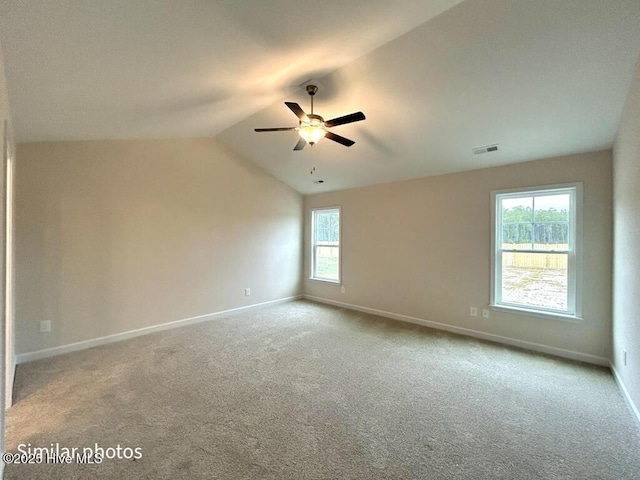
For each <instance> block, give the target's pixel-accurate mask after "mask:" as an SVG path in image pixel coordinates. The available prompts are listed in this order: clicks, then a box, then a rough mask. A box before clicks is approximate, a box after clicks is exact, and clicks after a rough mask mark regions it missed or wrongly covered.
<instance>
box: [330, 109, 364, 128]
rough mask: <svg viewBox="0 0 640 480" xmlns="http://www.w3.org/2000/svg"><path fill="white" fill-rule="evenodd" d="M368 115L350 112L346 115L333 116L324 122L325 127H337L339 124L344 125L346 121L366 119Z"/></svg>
mask: <svg viewBox="0 0 640 480" xmlns="http://www.w3.org/2000/svg"><path fill="white" fill-rule="evenodd" d="M366 118H367V117H365V116H364V113H362V112H356V113H350V114H349V115H345V116H344V117H338V118H332V119H331V120H327V121H326V122H324V125H325V127H336V126H338V125H344V124H345V123H353V122H359V121H360V120H365V119H366Z"/></svg>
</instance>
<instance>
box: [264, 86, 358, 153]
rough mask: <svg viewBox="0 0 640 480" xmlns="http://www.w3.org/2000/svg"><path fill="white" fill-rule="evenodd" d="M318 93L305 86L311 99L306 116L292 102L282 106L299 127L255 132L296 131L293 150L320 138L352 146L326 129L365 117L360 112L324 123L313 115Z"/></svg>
mask: <svg viewBox="0 0 640 480" xmlns="http://www.w3.org/2000/svg"><path fill="white" fill-rule="evenodd" d="M317 91H318V87H316V86H315V85H307V93H308V94H309V96H310V97H311V113H310V114H306V113H304V110H302V108H300V105H298V104H297V103H294V102H284V104H285V105H286V106H287V107H289V109H290V110H291V111H292V112H293V113H295V115H296V116H297V117H298V119H299V126H297V127H278V128H256V129H255V131H256V132H283V131H288V130H297V131H298V133H299V134H300V140H298V143H296V146H295V147H294V148H293V149H294V150H302V149H303V148H304V147H305V145H306V144H307V143H308V144H309V145H314V144H316V143H317V142H318V141H320V139H321V138H323V137H326V138H328V139H329V140H333V141H334V142H338V143H339V144H341V145H344V146H345V147H350V146H351V145H353V144H354V143H356V142H354V141H353V140H349V139H348V138H345V137H341V136H340V135H336V134H335V133H333V132H330V131H329V130H327V128H331V127H337V126H338V125H345V124H347V123H353V122H359V121H360V120H364V119H366V118H367V117H365V116H364V113H362V112H356V113H350V114H349V115H344V116H343V117H337V118H333V119H331V120H327V121H325V119H324V118H322V117H321V116H320V115H314V113H313V96H314V95H315V94H316V92H317Z"/></svg>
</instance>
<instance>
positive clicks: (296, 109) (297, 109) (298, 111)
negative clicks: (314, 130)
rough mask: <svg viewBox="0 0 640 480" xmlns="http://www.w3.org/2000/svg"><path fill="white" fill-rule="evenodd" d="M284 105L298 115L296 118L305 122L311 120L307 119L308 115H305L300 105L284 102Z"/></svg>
mask: <svg viewBox="0 0 640 480" xmlns="http://www.w3.org/2000/svg"><path fill="white" fill-rule="evenodd" d="M284 104H285V105H286V106H287V107H289V109H290V110H291V111H292V112H293V113H295V114H296V117H298V118H299V119H300V120H305V121H308V120H309V119H308V118H307V114H306V113H304V110H302V108H300V105H298V104H297V103H295V102H284Z"/></svg>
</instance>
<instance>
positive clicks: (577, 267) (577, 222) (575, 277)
mask: <svg viewBox="0 0 640 480" xmlns="http://www.w3.org/2000/svg"><path fill="white" fill-rule="evenodd" d="M562 189H565V190H569V189H571V190H573V191H574V194H573V195H571V202H572V204H571V209H572V210H573V212H575V214H574V215H571V217H570V222H571V224H570V228H571V232H572V233H573V232H574V236H575V240H574V245H573V251H571V252H569V254H568V262H569V263H568V265H569V268H568V270H569V272H568V275H569V278H568V283H567V290H568V291H567V296H568V302H569V305H572V306H573V312H571V313H564V312H561V311H557V310H552V309H545V308H537V307H527V306H522V305H510V304H504V303H502V302H501V299H500V298H499V297H500V292H499V287H500V286H499V283H500V280H501V278H500V276H499V275H498V273H500V274H501V272H502V264H501V261H502V256H501V255H498V251H499V250H500V248H499V245H498V241H497V240H498V239H499V238H500V237H499V236H500V233H499V232H498V226H499V225H500V224H501V221H500V215H501V212H500V211H499V209H498V202H497V199H498V197H499V196H508V195H509V194H513V196H518V195H521V194H522V193H532V194H534V195H540V194H545V193H546V192H548V193H549V194H552V193H554V192H555V193H557V191H558V190H562ZM582 219H583V214H582V182H574V183H563V184H556V185H544V186H533V187H522V188H512V189H506V190H494V191H492V192H491V301H490V306H491V308H492V310H497V311H503V312H508V313H515V314H521V315H527V316H530V317H538V318H545V319H552V320H562V321H568V322H574V323H575V322H581V321H582V320H583V318H582V237H583V230H582Z"/></svg>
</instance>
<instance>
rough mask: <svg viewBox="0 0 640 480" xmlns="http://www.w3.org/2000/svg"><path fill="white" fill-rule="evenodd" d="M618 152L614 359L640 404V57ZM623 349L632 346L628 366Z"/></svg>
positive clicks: (615, 165)
mask: <svg viewBox="0 0 640 480" xmlns="http://www.w3.org/2000/svg"><path fill="white" fill-rule="evenodd" d="M613 158H614V161H613V181H614V183H613V184H614V195H613V206H614V212H615V215H614V238H615V243H614V250H613V251H614V257H613V271H614V274H613V364H614V368H615V370H616V372H617V373H618V375H619V376H620V378H621V379H622V382H623V383H624V385H625V387H626V389H627V392H628V394H629V396H630V397H631V399H632V401H633V403H634V404H635V408H636V409H638V410H640V63H639V64H638V67H637V69H636V75H635V78H634V82H633V85H632V87H631V90H630V92H629V96H628V98H627V103H626V107H625V111H624V114H623V116H622V120H621V122H620V126H619V128H618V134H617V137H616V140H615V143H614V150H613ZM623 349H626V350H627V365H626V366H625V365H624V363H623V361H622V351H623ZM638 420H640V417H639V418H638Z"/></svg>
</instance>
